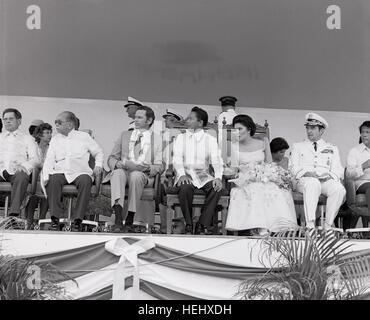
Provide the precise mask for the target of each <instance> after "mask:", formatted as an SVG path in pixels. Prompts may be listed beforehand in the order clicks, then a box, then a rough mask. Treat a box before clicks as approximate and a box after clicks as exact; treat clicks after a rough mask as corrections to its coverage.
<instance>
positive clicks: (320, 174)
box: [290, 112, 346, 229]
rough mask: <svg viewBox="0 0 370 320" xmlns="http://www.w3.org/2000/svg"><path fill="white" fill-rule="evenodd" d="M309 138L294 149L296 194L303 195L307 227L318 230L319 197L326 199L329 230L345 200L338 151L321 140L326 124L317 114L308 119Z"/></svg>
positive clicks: (292, 166)
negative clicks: (316, 223) (317, 209)
mask: <svg viewBox="0 0 370 320" xmlns="http://www.w3.org/2000/svg"><path fill="white" fill-rule="evenodd" d="M305 126H306V131H307V138H308V139H306V140H304V141H303V142H297V143H295V144H293V146H292V152H291V156H290V165H291V168H292V172H293V175H294V177H295V178H296V179H297V187H296V189H297V191H299V192H301V193H302V194H303V200H304V213H305V217H306V227H307V228H314V227H315V218H316V215H315V213H316V207H317V203H318V199H319V196H320V194H323V195H325V196H327V203H326V221H325V224H326V225H325V228H326V229H330V228H331V227H332V224H333V222H334V219H335V217H336V215H337V213H338V210H339V208H340V206H341V205H342V204H343V202H344V200H345V196H346V190H345V189H344V187H343V185H342V183H341V181H340V180H341V179H343V175H344V169H343V167H342V164H341V161H340V157H339V151H338V148H337V147H336V146H335V145H333V144H331V143H328V142H326V141H324V140H323V139H322V138H321V136H322V135H323V133H324V131H325V129H327V128H328V123H327V121H326V120H325V119H324V118H323V117H321V116H319V115H318V114H316V113H313V112H311V113H308V114H307V115H306V122H305Z"/></svg>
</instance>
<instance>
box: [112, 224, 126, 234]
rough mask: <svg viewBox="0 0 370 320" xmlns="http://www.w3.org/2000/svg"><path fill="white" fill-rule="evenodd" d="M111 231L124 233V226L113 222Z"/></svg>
mask: <svg viewBox="0 0 370 320" xmlns="http://www.w3.org/2000/svg"><path fill="white" fill-rule="evenodd" d="M112 232H113V233H124V232H125V231H124V227H123V225H122V224H121V225H118V224H115V225H114V226H113V227H112Z"/></svg>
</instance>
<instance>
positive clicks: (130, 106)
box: [124, 97, 143, 131]
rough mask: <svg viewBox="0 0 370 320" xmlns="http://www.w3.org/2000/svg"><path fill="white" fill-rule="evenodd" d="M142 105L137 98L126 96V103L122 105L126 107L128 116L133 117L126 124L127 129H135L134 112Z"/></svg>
mask: <svg viewBox="0 0 370 320" xmlns="http://www.w3.org/2000/svg"><path fill="white" fill-rule="evenodd" d="M142 106H143V104H142V103H141V102H140V101H139V100H136V99H134V98H132V97H128V98H127V103H126V104H125V105H124V107H125V108H126V112H127V115H128V117H129V118H131V119H133V120H132V121H131V122H130V123H129V125H128V130H129V131H132V130H135V114H136V111H137V109H139V107H142Z"/></svg>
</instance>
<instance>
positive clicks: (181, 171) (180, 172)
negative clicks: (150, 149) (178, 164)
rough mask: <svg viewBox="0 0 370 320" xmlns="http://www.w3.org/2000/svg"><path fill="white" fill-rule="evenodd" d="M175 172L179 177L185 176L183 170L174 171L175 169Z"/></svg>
mask: <svg viewBox="0 0 370 320" xmlns="http://www.w3.org/2000/svg"><path fill="white" fill-rule="evenodd" d="M175 170H176V172H177V175H178V176H179V177H181V176H184V175H185V174H186V173H185V170H184V169H176V168H175Z"/></svg>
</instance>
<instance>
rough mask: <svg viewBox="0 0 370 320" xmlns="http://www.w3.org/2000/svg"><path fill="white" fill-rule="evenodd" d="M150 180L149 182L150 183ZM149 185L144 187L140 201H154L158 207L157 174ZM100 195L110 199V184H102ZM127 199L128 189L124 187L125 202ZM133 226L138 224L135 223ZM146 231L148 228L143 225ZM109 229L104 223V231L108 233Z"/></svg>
mask: <svg viewBox="0 0 370 320" xmlns="http://www.w3.org/2000/svg"><path fill="white" fill-rule="evenodd" d="M150 180H151V181H150ZM150 180H149V183H148V184H147V185H146V186H145V187H144V191H143V194H142V195H141V201H155V205H156V207H158V205H159V201H160V198H161V196H160V174H159V173H158V174H157V175H156V176H155V177H154V179H150ZM101 194H102V195H103V196H105V197H107V198H110V197H111V185H110V183H109V182H108V183H104V184H102V185H101ZM127 197H128V187H127V186H126V192H125V200H127ZM135 224H138V223H137V222H135ZM145 227H146V229H147V231H149V230H148V228H149V226H148V225H147V224H146V225H145ZM108 230H109V227H108V224H107V223H106V226H105V228H104V231H108Z"/></svg>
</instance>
